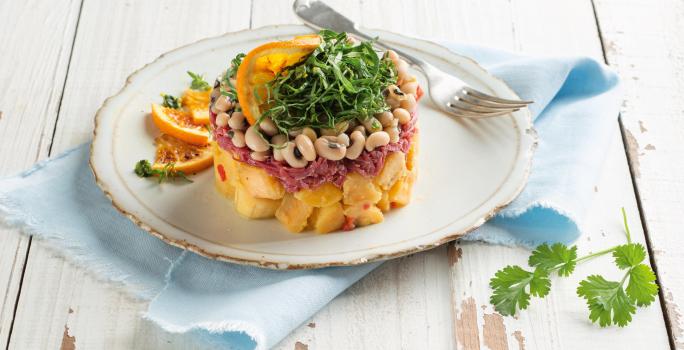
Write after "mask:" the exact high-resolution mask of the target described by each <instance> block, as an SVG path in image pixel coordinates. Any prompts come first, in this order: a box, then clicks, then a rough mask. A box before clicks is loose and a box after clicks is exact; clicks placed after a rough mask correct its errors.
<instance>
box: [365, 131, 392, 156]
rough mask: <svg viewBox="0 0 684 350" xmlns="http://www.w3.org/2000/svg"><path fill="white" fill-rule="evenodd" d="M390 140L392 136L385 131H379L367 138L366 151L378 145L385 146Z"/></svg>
mask: <svg viewBox="0 0 684 350" xmlns="http://www.w3.org/2000/svg"><path fill="white" fill-rule="evenodd" d="M389 142H390V136H389V134H388V133H386V132H384V131H377V132H374V133H372V134H370V135H369V136H368V138H366V151H368V152H370V151H372V150H374V149H376V148H378V147H381V146H385V145H387V144H388V143H389Z"/></svg>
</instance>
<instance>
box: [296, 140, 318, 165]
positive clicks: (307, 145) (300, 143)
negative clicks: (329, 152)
mask: <svg viewBox="0 0 684 350" xmlns="http://www.w3.org/2000/svg"><path fill="white" fill-rule="evenodd" d="M295 146H297V150H299V153H301V154H302V157H304V159H306V160H307V161H309V162H311V161H314V160H316V148H314V144H313V142H311V139H310V138H309V137H308V136H306V135H304V134H299V135H297V137H295Z"/></svg>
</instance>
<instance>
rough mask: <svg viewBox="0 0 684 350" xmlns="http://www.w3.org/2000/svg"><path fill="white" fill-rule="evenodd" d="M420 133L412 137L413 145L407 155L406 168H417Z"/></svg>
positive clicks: (412, 169) (411, 169)
mask: <svg viewBox="0 0 684 350" xmlns="http://www.w3.org/2000/svg"><path fill="white" fill-rule="evenodd" d="M419 139H420V138H419V137H418V133H416V134H414V135H413V137H412V138H411V147H409V151H408V154H407V155H406V169H408V170H410V171H414V170H415V168H416V157H417V156H418V148H419V146H418V141H419Z"/></svg>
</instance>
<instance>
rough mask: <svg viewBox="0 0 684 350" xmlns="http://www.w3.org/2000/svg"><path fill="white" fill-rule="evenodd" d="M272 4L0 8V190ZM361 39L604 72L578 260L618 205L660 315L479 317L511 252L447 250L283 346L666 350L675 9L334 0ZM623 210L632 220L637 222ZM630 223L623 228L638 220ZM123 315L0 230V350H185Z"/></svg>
mask: <svg viewBox="0 0 684 350" xmlns="http://www.w3.org/2000/svg"><path fill="white" fill-rule="evenodd" d="M290 3H291V1H289V0H282V1H275V0H271V1H269V0H251V1H248V0H233V1H227V0H201V1H199V0H194V1H182V0H169V1H163V2H152V1H133V0H116V1H99V0H53V1H38V0H33V1H15V0H0V29H1V30H0V43H1V44H0V175H9V174H13V173H16V172H18V171H20V170H22V169H25V168H28V167H30V166H31V165H32V164H33V163H34V162H36V161H38V160H41V159H44V158H46V157H48V156H50V155H56V154H59V153H60V152H62V151H64V150H66V149H68V148H70V147H73V146H75V145H77V144H80V143H82V142H85V141H87V140H88V139H89V138H90V135H91V131H92V127H93V125H92V120H93V115H94V113H95V111H96V109H97V108H98V107H99V106H100V104H101V103H102V101H103V99H104V98H106V97H107V96H110V95H112V94H113V93H115V92H116V91H117V90H118V89H119V88H120V87H121V86H122V85H123V83H124V80H125V78H126V76H127V75H128V74H130V73H131V72H132V71H133V70H135V69H136V68H139V67H141V66H142V65H144V64H145V63H147V62H150V61H152V60H153V59H154V58H156V57H157V56H159V55H160V54H161V53H163V52H165V51H168V50H170V49H173V48H175V47H177V46H180V45H183V44H187V43H190V42H193V41H195V40H198V39H201V38H204V37H208V36H214V35H218V34H221V33H224V32H228V31H236V30H242V29H246V28H256V27H260V26H264V25H269V24H278V23H297V20H296V19H295V17H294V15H293V14H292V13H291V11H290ZM329 3H330V4H331V5H333V6H334V7H335V8H337V9H339V10H340V11H341V12H343V13H344V14H346V15H348V16H351V17H353V18H355V19H358V21H359V22H360V23H361V24H362V25H364V26H366V27H377V28H383V29H387V30H392V31H396V32H400V33H405V34H409V35H414V36H423V37H429V38H434V39H446V40H455V41H461V42H467V43H475V44H480V45H486V46H492V47H497V48H503V49H508V50H513V51H519V52H523V53H529V54H535V55H585V56H590V57H593V58H595V59H597V60H600V61H606V62H607V63H608V64H610V65H611V66H613V67H614V68H615V69H616V70H617V71H618V72H619V74H620V75H621V76H622V78H623V82H624V90H625V98H626V101H625V103H624V104H623V107H622V113H621V117H620V119H619V122H618V120H617V119H616V122H615V133H614V134H613V135H612V136H611V137H612V144H611V148H610V149H609V156H608V158H607V160H606V164H605V166H604V169H603V170H602V171H603V174H602V178H601V180H600V181H598V182H597V183H596V184H595V186H594V188H593V191H594V193H595V197H594V201H593V203H592V205H591V208H588V209H589V212H590V213H591V214H590V220H589V225H588V227H587V234H586V235H584V236H582V237H581V239H580V240H579V241H578V242H577V243H578V245H579V249H580V251H582V252H588V251H592V250H598V249H601V248H604V247H608V246H611V245H614V244H617V243H621V242H623V240H624V238H623V233H622V228H621V222H620V217H619V212H618V210H619V208H620V207H621V206H624V207H625V208H626V209H627V212H628V213H631V215H630V217H631V221H632V225H631V226H632V229H633V231H634V232H633V236H634V237H635V240H637V241H640V242H645V243H646V244H647V245H648V248H649V253H650V257H651V263H652V264H654V268H655V269H656V270H657V274H658V277H659V283H660V286H661V288H662V289H661V294H660V303H658V302H656V303H654V304H653V305H652V306H651V307H649V308H647V309H642V310H639V311H638V313H637V314H636V316H635V318H634V321H633V322H632V324H631V325H630V326H628V327H626V328H616V327H611V328H605V329H600V328H598V327H597V326H595V325H592V324H591V323H590V322H589V321H588V319H587V311H586V307H585V305H584V302H583V301H582V300H581V299H579V298H578V297H577V296H576V295H575V287H576V285H577V282H578V281H579V280H580V279H582V278H584V277H585V276H586V275H588V274H590V273H601V274H607V275H609V276H611V277H614V276H612V275H613V274H614V273H616V272H615V271H614V269H612V268H611V265H612V263H611V261H610V259H600V260H597V261H596V262H594V263H592V264H590V265H582V266H579V267H578V269H577V272H576V273H575V274H574V276H573V277H572V278H568V279H558V280H556V281H554V288H553V290H552V291H551V293H550V295H549V296H548V297H547V298H545V299H543V300H540V299H536V300H534V301H533V302H532V304H531V306H530V308H529V309H528V310H527V311H525V312H522V313H520V315H519V317H518V318H512V317H506V318H502V317H501V316H500V315H498V314H497V313H496V312H494V311H493V310H492V307H491V306H490V305H489V303H488V299H489V295H490V290H489V287H488V285H487V283H488V280H489V278H490V277H491V276H492V274H493V273H494V272H495V271H496V270H497V269H499V268H501V267H503V266H505V265H506V264H524V263H525V261H526V258H527V255H528V254H529V252H528V251H526V250H524V249H515V248H505V247H498V246H489V245H483V244H460V243H452V244H448V245H447V246H443V247H440V248H437V249H434V250H432V251H429V252H425V253H421V254H415V255H413V256H409V257H406V258H402V259H398V260H394V261H391V262H388V263H386V264H384V265H383V266H382V267H381V268H379V269H377V270H376V271H374V272H373V273H371V274H370V275H369V276H367V277H366V278H364V279H363V280H361V281H360V282H359V283H357V284H356V285H354V286H353V287H352V288H350V289H349V290H348V291H346V292H345V293H344V294H342V295H341V296H339V297H338V298H337V299H335V300H334V301H333V302H332V303H330V304H329V305H328V306H327V307H326V308H324V309H323V310H322V311H320V312H319V313H318V314H316V315H315V316H314V317H313V318H312V319H311V320H310V322H309V323H308V324H305V325H303V326H301V327H300V328H299V329H297V330H296V331H294V332H293V333H292V334H291V335H290V336H289V337H288V338H286V339H285V340H283V341H282V342H281V343H280V345H279V348H283V349H293V348H294V349H298V350H301V349H307V348H308V349H397V348H402V349H450V348H459V349H462V348H464V349H480V348H482V349H487V348H488V349H561V348H563V349H589V348H594V349H665V348H668V347H677V348H684V333H683V331H682V327H683V326H682V324H681V322H683V321H682V320H681V319H680V318H681V317H680V311H679V306H678V305H680V304H682V303H683V302H684V278H683V277H684V274H682V273H681V272H680V270H681V269H682V263H683V262H684V239H682V238H680V237H681V234H682V233H681V228H682V224H683V223H684V220H682V213H683V212H684V199H683V198H682V197H683V196H684V158H683V157H682V155H683V154H684V142H681V140H682V139H684V118H682V117H683V114H684V99H683V98H682V93H683V92H684V41H682V40H681V37H682V36H683V35H684V2H682V1H678V0H659V1H653V0H593V1H592V0H565V1H559V0H557V1H547V0H440V1H428V0H422V1H410V0H402V1H380V0H351V1H344V0H335V1H329ZM637 213H640V216H639V215H637ZM640 220H641V221H640ZM145 308H146V303H145V302H143V301H139V300H132V299H130V298H129V297H128V296H126V295H125V294H123V293H122V292H121V291H120V290H118V289H117V288H116V287H112V286H111V285H108V284H107V283H103V282H100V281H98V280H96V279H95V278H94V277H93V276H91V275H90V274H89V273H88V272H86V271H85V270H84V269H81V268H78V267H76V266H74V265H72V264H70V263H68V262H66V261H65V260H63V259H62V258H60V257H59V256H57V255H56V254H54V252H52V251H51V250H50V249H49V247H48V245H47V244H46V243H44V242H40V241H37V240H32V239H31V238H30V237H27V236H23V235H20V234H19V233H18V232H14V231H12V230H0V347H3V348H4V347H7V348H9V349H56V348H60V347H61V348H62V349H73V348H74V346H75V347H76V348H78V349H131V348H136V349H161V348H164V349H185V348H192V347H194V346H196V343H194V342H192V341H191V340H188V339H186V338H184V337H182V336H173V335H169V334H166V333H163V332H161V331H160V330H159V329H157V328H156V326H154V325H153V324H151V323H149V322H148V321H144V320H142V319H141V318H140V317H139V314H140V312H142V311H144V310H145Z"/></svg>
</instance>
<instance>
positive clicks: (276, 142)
mask: <svg viewBox="0 0 684 350" xmlns="http://www.w3.org/2000/svg"><path fill="white" fill-rule="evenodd" d="M285 142H287V136H285V135H284V134H278V135H275V136H273V137H271V143H272V144H273V159H275V160H277V161H279V162H282V161H283V160H284V158H283V153H282V150H283V148H284V145H285Z"/></svg>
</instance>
